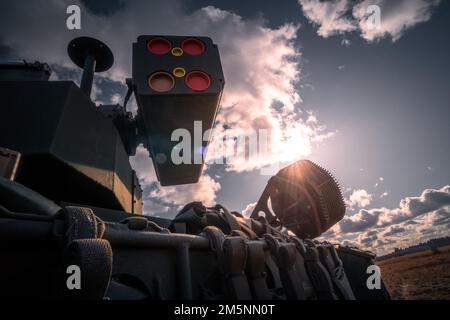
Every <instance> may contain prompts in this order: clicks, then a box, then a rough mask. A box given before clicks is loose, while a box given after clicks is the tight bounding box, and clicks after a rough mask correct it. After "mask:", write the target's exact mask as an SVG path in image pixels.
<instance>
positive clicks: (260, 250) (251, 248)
mask: <svg viewBox="0 0 450 320" xmlns="http://www.w3.org/2000/svg"><path fill="white" fill-rule="evenodd" d="M246 272H247V279H248V282H249V285H250V289H251V292H252V295H253V298H254V299H256V300H270V299H272V296H273V294H272V293H271V292H270V290H269V288H268V286H267V274H266V268H265V254H264V244H263V243H262V242H260V241H247V264H246Z"/></svg>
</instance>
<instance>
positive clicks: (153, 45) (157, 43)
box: [147, 38, 172, 55]
mask: <svg viewBox="0 0 450 320" xmlns="http://www.w3.org/2000/svg"><path fill="white" fill-rule="evenodd" d="M147 49H148V51H150V52H151V53H153V54H158V55H162V54H166V53H168V52H170V49H172V45H171V44H170V42H169V41H168V40H166V39H164V38H154V39H152V40H150V41H149V42H148V43H147Z"/></svg>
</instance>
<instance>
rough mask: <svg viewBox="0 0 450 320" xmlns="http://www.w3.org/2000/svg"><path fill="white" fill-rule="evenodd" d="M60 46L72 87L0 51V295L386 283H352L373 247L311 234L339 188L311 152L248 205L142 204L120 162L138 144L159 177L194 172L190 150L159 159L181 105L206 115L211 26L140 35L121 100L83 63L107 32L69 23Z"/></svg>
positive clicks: (219, 85)
mask: <svg viewBox="0 0 450 320" xmlns="http://www.w3.org/2000/svg"><path fill="white" fill-rule="evenodd" d="M68 55H69V56H70V58H71V59H72V61H73V62H74V63H75V64H76V65H77V66H79V67H81V68H82V69H83V74H82V79H81V84H80V86H79V87H78V86H77V85H75V84H74V82H72V81H49V77H50V74H51V69H50V67H49V66H48V65H47V64H46V63H40V62H34V63H30V62H27V61H19V62H3V63H1V64H0V97H1V113H0V114H1V116H0V238H1V241H0V259H1V261H2V263H1V264H0V287H1V288H2V290H0V292H1V295H2V296H7V297H20V298H26V297H28V298H39V299H42V298H49V299H52V298H58V299H61V298H67V299H111V300H122V299H185V300H193V299H205V300H221V299H242V300H250V299H255V300H291V299H304V300H315V299H327V300H339V299H345V300H353V299H389V294H388V292H387V290H386V288H385V287H384V285H383V284H382V286H381V288H379V289H376V288H375V289H374V290H370V289H373V288H369V287H368V286H367V284H366V282H367V279H368V276H369V275H368V274H367V270H368V267H369V266H371V265H373V259H374V255H373V254H371V253H369V252H365V251H361V250H358V249H356V248H350V247H344V246H341V245H338V244H331V243H328V242H320V241H317V240H315V239H316V238H317V237H319V236H320V235H321V234H323V233H324V232H325V231H326V230H328V229H329V228H330V227H332V226H333V225H334V224H336V223H337V222H338V221H339V220H341V219H342V218H343V216H344V214H345V204H344V201H343V199H342V195H341V192H340V189H339V186H338V184H337V182H336V181H335V179H334V178H333V177H332V175H331V174H330V173H329V172H328V171H326V170H325V169H323V168H321V167H320V166H318V165H316V164H314V163H312V162H310V161H307V160H300V161H298V162H296V163H293V164H292V165H290V166H287V167H286V168H284V169H282V170H280V171H279V172H278V173H277V174H276V175H274V176H273V177H272V178H270V180H269V181H268V183H267V186H266V188H265V190H264V192H263V194H262V195H261V198H260V199H259V201H258V202H257V205H256V207H255V209H254V211H253V213H252V215H251V217H245V216H243V215H242V214H240V213H238V212H230V211H229V210H228V209H227V208H225V207H223V206H221V205H219V204H217V205H215V206H214V207H205V206H204V205H203V204H202V203H199V202H193V203H189V204H186V206H185V207H184V208H183V209H182V210H181V211H180V212H179V213H178V214H177V215H176V217H175V218H174V219H172V220H170V219H163V218H159V217H154V216H150V215H142V190H141V187H140V185H139V181H138V179H137V177H136V174H135V172H134V171H133V169H132V168H131V166H130V163H129V157H130V156H132V155H134V154H135V152H136V148H137V146H138V145H140V144H143V145H144V146H145V147H146V148H147V149H148V150H149V153H150V156H151V159H152V161H153V164H154V168H155V170H156V174H157V178H158V180H159V182H160V184H161V185H162V186H166V185H176V184H186V183H195V182H196V181H198V179H199V176H200V174H201V172H202V168H203V163H202V162H201V163H196V162H193V163H194V164H189V163H181V164H174V163H173V162H172V161H170V156H171V152H172V150H173V148H174V147H175V143H176V142H174V141H172V140H171V133H172V132H173V130H175V129H176V128H184V129H186V130H188V131H189V132H190V133H193V130H194V129H195V128H194V126H193V123H194V121H202V124H203V127H202V130H203V132H202V133H205V132H206V130H208V129H210V128H212V127H213V126H214V121H215V117H216V114H217V112H218V109H219V102H220V98H221V94H222V91H223V88H224V85H225V79H224V77H223V72H222V67H221V63H220V56H219V51H218V47H217V45H215V44H214V43H213V41H212V40H211V39H209V38H207V37H182V36H160V35H148V36H140V37H139V38H138V39H137V41H136V42H135V43H134V44H133V71H132V77H131V78H130V79H126V81H125V82H126V84H127V86H128V92H127V94H126V96H125V97H124V103H123V105H99V106H96V105H95V104H94V103H93V102H92V100H91V98H90V95H91V90H92V84H93V79H94V73H95V72H103V71H106V70H108V69H109V68H110V67H111V66H112V65H113V62H114V57H113V54H112V52H111V50H110V49H109V48H108V46H107V45H106V44H104V43H103V42H101V41H99V40H96V39H93V38H88V37H80V38H76V39H74V40H72V41H71V42H70V43H69V45H68ZM132 94H134V95H135V98H136V101H137V105H138V110H137V114H135V115H133V113H131V112H130V111H128V110H127V108H126V105H127V103H128V101H129V99H130V97H131V95H132ZM207 140H208V139H207ZM207 142H208V141H205V142H203V145H202V146H203V147H206V146H207ZM201 149H202V150H203V148H201ZM202 150H198V148H194V147H193V148H192V150H191V155H190V156H191V158H192V159H194V158H196V157H198V156H199V153H201V152H203V151H202ZM200 155H201V154H200ZM194 160H195V159H194ZM149 161H150V159H149ZM77 274H78V275H79V277H78V278H77V277H75V276H76V275H77ZM77 279H78V280H77Z"/></svg>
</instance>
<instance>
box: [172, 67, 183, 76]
mask: <svg viewBox="0 0 450 320" xmlns="http://www.w3.org/2000/svg"><path fill="white" fill-rule="evenodd" d="M172 73H173V75H174V76H175V77H177V78H183V77H184V76H185V75H186V70H184V68H182V67H176V68H174V69H173V71H172Z"/></svg>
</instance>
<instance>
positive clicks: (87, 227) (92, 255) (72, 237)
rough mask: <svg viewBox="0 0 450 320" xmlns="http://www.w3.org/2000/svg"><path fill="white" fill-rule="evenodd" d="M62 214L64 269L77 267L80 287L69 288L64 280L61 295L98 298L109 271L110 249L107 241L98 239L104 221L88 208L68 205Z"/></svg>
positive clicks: (107, 281) (110, 262) (107, 283)
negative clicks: (64, 226) (64, 246)
mask: <svg viewBox="0 0 450 320" xmlns="http://www.w3.org/2000/svg"><path fill="white" fill-rule="evenodd" d="M64 215H65V220H66V226H67V228H66V248H65V250H64V257H63V264H64V271H66V270H68V269H67V268H68V267H69V266H77V267H79V269H80V276H81V287H80V288H73V287H72V288H71V287H69V286H68V285H67V283H66V282H65V285H66V288H65V290H64V294H66V295H67V297H69V298H73V299H102V298H103V297H104V295H105V293H106V290H107V289H108V285H109V281H110V278H111V273H112V249H111V246H110V244H109V242H108V241H107V240H104V239H101V238H102V236H103V233H104V231H105V224H104V223H103V221H102V220H100V219H99V218H98V217H97V216H95V214H94V213H93V211H92V210H91V209H90V208H83V207H72V206H68V207H65V208H64ZM67 276H68V275H67V274H66V277H67Z"/></svg>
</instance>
